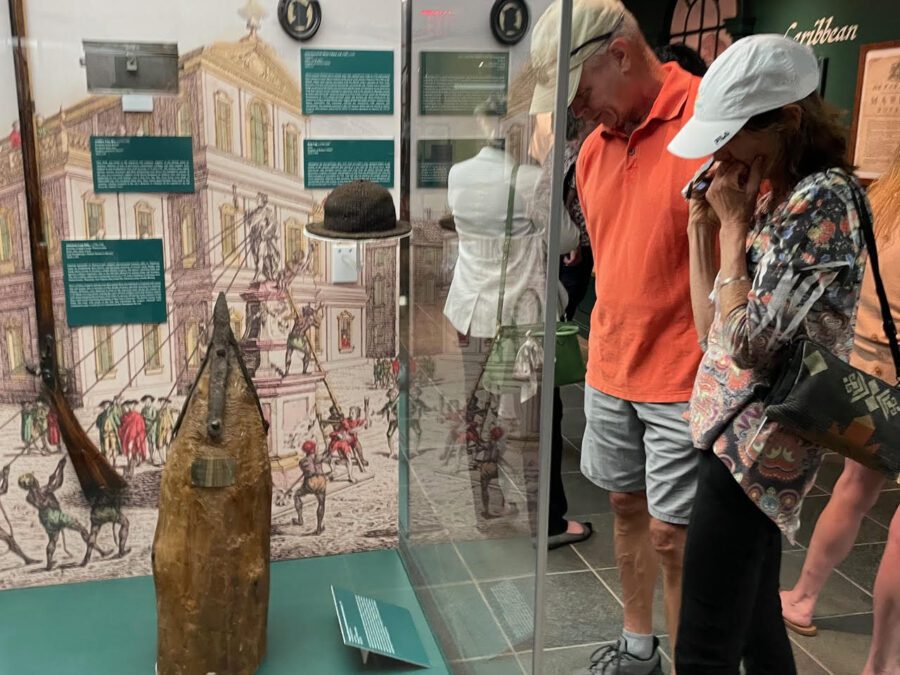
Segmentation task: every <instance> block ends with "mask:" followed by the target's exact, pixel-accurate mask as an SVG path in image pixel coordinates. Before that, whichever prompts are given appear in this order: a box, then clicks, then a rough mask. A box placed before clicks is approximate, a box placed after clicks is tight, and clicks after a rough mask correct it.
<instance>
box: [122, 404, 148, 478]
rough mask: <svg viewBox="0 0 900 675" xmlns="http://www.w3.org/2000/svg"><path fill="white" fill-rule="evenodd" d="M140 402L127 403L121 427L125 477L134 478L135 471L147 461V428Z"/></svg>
mask: <svg viewBox="0 0 900 675" xmlns="http://www.w3.org/2000/svg"><path fill="white" fill-rule="evenodd" d="M137 405H138V402H137V401H134V400H131V401H125V412H124V413H123V414H122V422H121V424H120V425H119V442H120V443H121V445H122V454H123V455H124V456H125V460H126V462H127V463H126V469H125V477H126V478H132V477H133V476H134V470H135V468H136V467H138V466H140V465H141V464H142V463H143V462H144V460H145V459H147V427H146V425H145V424H144V418H143V417H142V416H141V413H139V412H138V411H137V410H136V408H137Z"/></svg>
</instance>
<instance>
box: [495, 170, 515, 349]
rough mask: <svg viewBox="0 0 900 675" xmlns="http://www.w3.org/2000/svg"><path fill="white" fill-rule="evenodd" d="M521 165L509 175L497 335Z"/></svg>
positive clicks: (501, 319) (498, 333)
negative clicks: (517, 180) (517, 181)
mask: <svg viewBox="0 0 900 675" xmlns="http://www.w3.org/2000/svg"><path fill="white" fill-rule="evenodd" d="M518 174H519V165H518V164H516V165H515V166H514V167H513V169H512V172H511V173H510V175H509V200H508V201H507V204H506V235H505V237H504V238H503V262H502V263H501V265H500V293H499V295H498V297H497V335H500V329H501V327H502V326H503V296H504V294H505V291H506V268H507V267H508V266H509V248H510V244H511V243H512V224H513V213H514V212H515V208H516V176H518Z"/></svg>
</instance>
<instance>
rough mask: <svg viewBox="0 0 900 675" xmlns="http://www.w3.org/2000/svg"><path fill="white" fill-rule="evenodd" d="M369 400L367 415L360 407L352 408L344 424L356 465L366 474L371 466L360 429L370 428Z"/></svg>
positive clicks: (367, 402) (367, 401)
mask: <svg viewBox="0 0 900 675" xmlns="http://www.w3.org/2000/svg"><path fill="white" fill-rule="evenodd" d="M368 408H369V399H366V414H365V415H363V412H362V409H361V408H360V407H359V406H358V405H355V406H351V407H350V416H349V417H345V418H344V420H343V422H342V423H341V424H342V428H343V430H344V431H345V433H346V435H347V442H348V443H350V448H351V449H352V450H353V457H354V459H356V463H357V464H358V465H359V470H360V471H362V472H363V473H365V470H366V469H365V467H367V466H369V462H368V461H367V460H366V458H365V455H363V448H362V443H361V442H360V440H359V429H360V428H361V427H362V428H366V429H368V428H369V426H370V424H371V423H370V422H369V414H368Z"/></svg>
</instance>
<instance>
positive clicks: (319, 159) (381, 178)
mask: <svg viewBox="0 0 900 675" xmlns="http://www.w3.org/2000/svg"><path fill="white" fill-rule="evenodd" d="M353 180H370V181H372V182H373V183H378V184H379V185H382V186H384V187H386V188H392V187H394V141H368V140H367V141H363V140H352V141H345V140H332V141H329V140H309V139H307V140H304V141H303V181H304V184H305V185H306V187H307V189H315V188H323V189H331V188H335V187H337V186H338V185H343V184H344V183H349V182H350V181H353Z"/></svg>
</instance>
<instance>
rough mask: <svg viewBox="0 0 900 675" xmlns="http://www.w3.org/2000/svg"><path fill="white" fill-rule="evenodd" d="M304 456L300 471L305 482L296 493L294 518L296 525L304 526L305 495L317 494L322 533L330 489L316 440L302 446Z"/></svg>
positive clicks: (318, 531) (319, 524)
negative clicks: (326, 495) (326, 494)
mask: <svg viewBox="0 0 900 675" xmlns="http://www.w3.org/2000/svg"><path fill="white" fill-rule="evenodd" d="M301 449H302V451H303V456H302V458H301V459H300V473H301V474H302V480H303V483H302V484H301V485H300V488H299V489H298V490H297V492H295V493H294V509H296V511H297V517H296V518H294V525H299V526H300V527H303V497H305V496H306V495H315V497H316V501H317V502H318V503H319V505H318V507H317V508H316V532H315V533H316V534H317V535H318V534H322V532H324V531H325V525H324V520H325V493H326V491H327V489H328V479H327V478H326V477H325V472H324V470H323V469H322V461H321V460H320V459H319V458H318V456H317V455H316V450H317V448H316V442H315V441H313V440H308V441H305V442H304V443H303V446H302V448H301Z"/></svg>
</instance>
